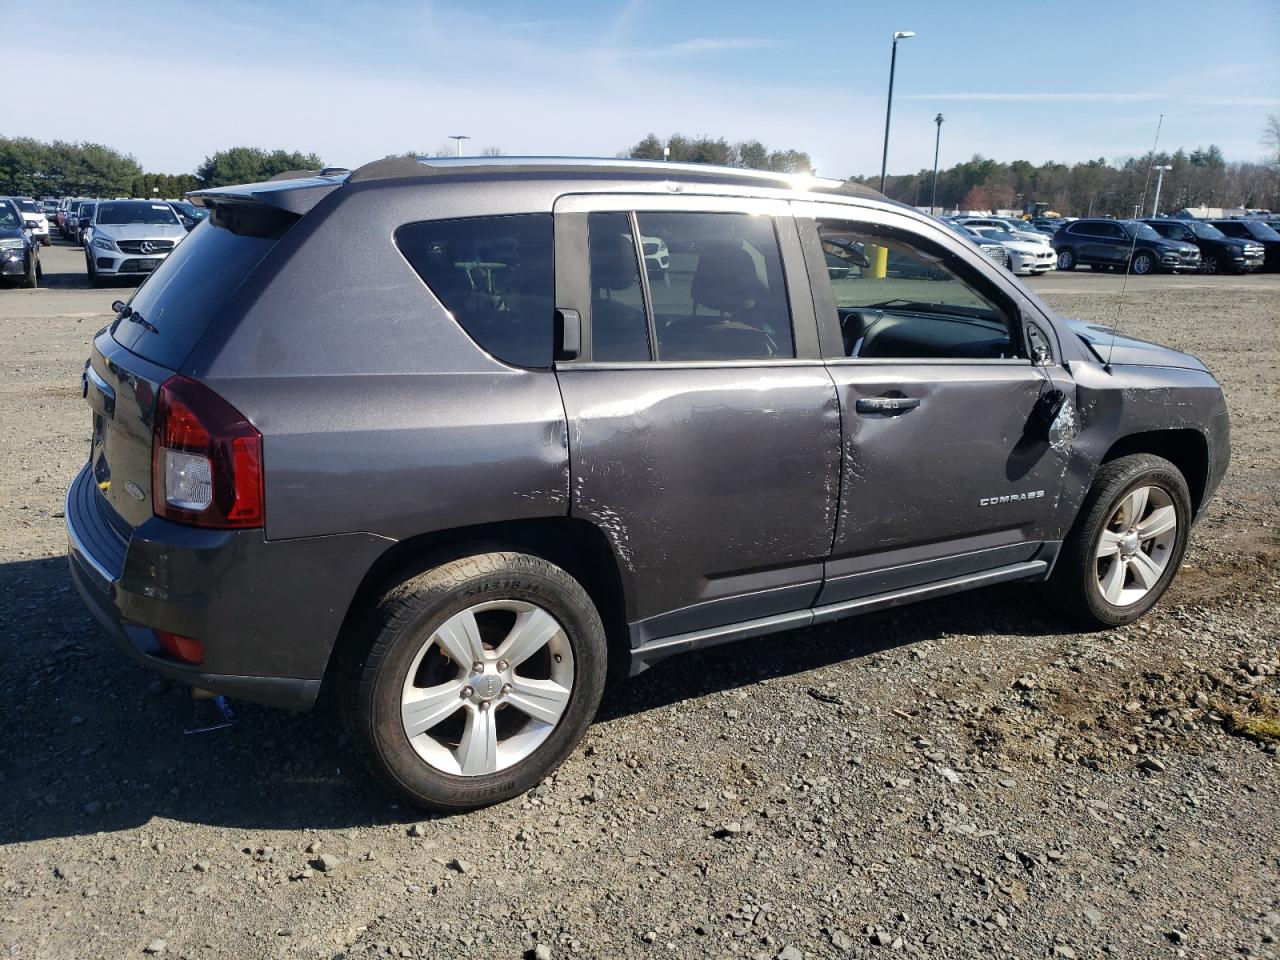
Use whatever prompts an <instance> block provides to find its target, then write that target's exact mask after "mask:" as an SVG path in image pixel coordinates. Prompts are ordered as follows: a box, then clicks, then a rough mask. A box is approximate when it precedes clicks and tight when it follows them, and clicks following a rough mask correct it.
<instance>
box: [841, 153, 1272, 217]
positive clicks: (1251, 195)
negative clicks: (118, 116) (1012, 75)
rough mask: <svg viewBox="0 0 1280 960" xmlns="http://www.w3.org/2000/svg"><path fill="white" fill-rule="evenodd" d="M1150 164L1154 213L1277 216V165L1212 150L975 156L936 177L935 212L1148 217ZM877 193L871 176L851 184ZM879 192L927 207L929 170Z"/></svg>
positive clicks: (894, 179) (890, 181)
mask: <svg viewBox="0 0 1280 960" xmlns="http://www.w3.org/2000/svg"><path fill="white" fill-rule="evenodd" d="M1152 164H1156V165H1168V166H1170V167H1172V169H1171V170H1166V171H1165V173H1164V179H1163V182H1162V184H1161V188H1160V209H1161V210H1162V211H1163V212H1166V213H1168V212H1174V211H1177V210H1181V209H1183V208H1185V207H1197V206H1207V207H1246V208H1258V207H1262V208H1266V209H1269V210H1275V209H1280V159H1277V162H1274V163H1253V162H1248V161H1236V162H1228V161H1227V159H1226V158H1225V157H1224V156H1223V154H1222V151H1221V150H1220V149H1219V148H1218V147H1217V146H1214V145H1210V146H1209V147H1206V148H1196V149H1194V150H1190V151H1188V150H1186V149H1181V148H1180V149H1178V150H1175V151H1173V152H1172V153H1170V152H1167V151H1162V152H1159V153H1156V154H1155V155H1154V156H1153V155H1152V154H1151V153H1150V152H1148V153H1147V154H1146V155H1144V156H1141V157H1130V158H1128V159H1126V160H1123V161H1120V162H1118V163H1108V162H1107V160H1106V159H1105V158H1101V157H1099V158H1098V159H1096V160H1086V161H1084V162H1082V163H1074V164H1065V163H1054V162H1050V163H1043V164H1040V165H1038V166H1037V165H1035V164H1032V163H1028V162H1027V161H1025V160H1014V161H1012V162H1010V163H1002V162H1000V161H997V160H992V159H989V158H986V157H982V156H979V155H975V156H974V157H972V158H971V159H969V160H966V161H964V162H963V163H958V164H956V165H955V166H953V167H949V168H947V169H945V170H939V171H938V196H937V206H938V208H939V210H956V209H959V210H997V209H1017V210H1022V209H1028V208H1030V206H1031V204H1033V203H1045V204H1048V207H1049V209H1051V210H1056V211H1057V212H1059V213H1061V214H1063V215H1064V216H1077V217H1087V216H1095V217H1096V216H1114V217H1131V216H1133V213H1134V209H1135V208H1137V207H1141V208H1142V211H1143V215H1144V216H1146V215H1149V214H1150V212H1151V205H1152V203H1153V202H1154V200H1155V188H1156V178H1157V173H1156V172H1155V171H1154V170H1152ZM852 179H854V180H856V181H857V182H859V183H864V184H869V185H871V186H876V185H878V183H879V177H878V176H866V177H854V178H852ZM885 193H886V195H888V196H889V197H891V198H892V199H894V200H901V201H902V202H903V203H909V204H911V205H912V206H917V207H927V206H929V205H930V203H931V202H932V199H931V198H932V195H933V171H932V170H931V169H925V170H920V171H919V172H917V173H912V174H907V175H904V176H895V177H888V178H887V179H886V181H885Z"/></svg>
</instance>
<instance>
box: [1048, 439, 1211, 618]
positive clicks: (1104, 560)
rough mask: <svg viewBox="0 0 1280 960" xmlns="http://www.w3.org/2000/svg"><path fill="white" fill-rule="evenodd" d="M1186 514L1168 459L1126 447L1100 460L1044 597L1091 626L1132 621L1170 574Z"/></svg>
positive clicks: (1181, 483)
mask: <svg viewBox="0 0 1280 960" xmlns="http://www.w3.org/2000/svg"><path fill="white" fill-rule="evenodd" d="M1191 517H1192V513H1191V497H1190V494H1189V493H1188V491H1187V482H1186V479H1185V478H1184V477H1183V476H1182V474H1181V473H1180V472H1179V471H1178V468H1177V467H1175V466H1174V465H1173V464H1172V463H1170V462H1169V461H1168V460H1165V459H1163V458H1161V457H1157V456H1154V455H1152V454H1134V455H1132V456H1128V457H1121V458H1120V459H1118V460H1114V461H1112V462H1111V463H1108V464H1106V465H1104V466H1103V468H1102V469H1101V470H1100V471H1098V476H1097V478H1096V479H1095V480H1094V483H1093V486H1092V487H1090V488H1089V493H1088V495H1087V496H1086V497H1085V502H1084V506H1083V507H1081V509H1080V515H1079V516H1078V517H1077V518H1076V524H1075V526H1074V527H1073V528H1072V531H1071V535H1070V536H1069V537H1068V538H1067V541H1066V543H1065V544H1063V547H1062V554H1061V555H1060V556H1059V557H1058V562H1057V564H1056V565H1055V566H1054V571H1053V576H1052V577H1051V578H1050V580H1049V583H1048V597H1049V600H1050V602H1052V603H1053V605H1054V606H1056V607H1057V608H1058V609H1059V610H1061V611H1062V612H1063V613H1066V614H1067V615H1068V616H1070V617H1072V618H1073V619H1076V620H1079V621H1081V622H1082V623H1085V624H1087V625H1088V626H1091V627H1104V628H1105V627H1115V626H1121V625H1123V624H1126V623H1132V622H1133V621H1135V620H1137V619H1138V618H1139V617H1141V616H1142V615H1143V614H1144V613H1146V612H1147V611H1148V610H1150V609H1151V607H1153V606H1154V605H1155V603H1156V602H1157V601H1158V600H1159V599H1160V597H1161V596H1163V595H1164V592H1165V590H1167V589H1168V587H1169V584H1170V583H1171V582H1172V580H1173V577H1174V575H1175V574H1176V573H1177V570H1178V566H1179V565H1180V564H1181V563H1182V556H1183V554H1184V553H1185V552H1186V549H1187V536H1188V534H1189V531H1190V528H1191Z"/></svg>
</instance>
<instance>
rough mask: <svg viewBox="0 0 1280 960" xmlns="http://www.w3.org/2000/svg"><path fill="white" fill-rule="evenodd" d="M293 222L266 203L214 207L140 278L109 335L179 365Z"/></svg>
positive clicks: (156, 359)
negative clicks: (205, 218) (265, 206)
mask: <svg viewBox="0 0 1280 960" xmlns="http://www.w3.org/2000/svg"><path fill="white" fill-rule="evenodd" d="M296 221H297V217H296V216H294V215H293V214H287V213H283V212H282V211H279V210H275V209H271V208H253V207H246V208H241V209H229V210H219V211H218V212H217V213H215V214H214V215H213V216H212V217H210V218H209V219H208V220H207V221H205V222H204V223H202V224H201V225H200V227H199V229H197V230H193V231H191V233H190V234H189V235H188V236H187V238H186V239H185V240H183V241H182V242H181V243H179V244H178V245H177V246H176V247H175V248H174V250H173V253H171V254H169V256H168V257H166V258H165V260H164V262H163V263H161V264H160V266H159V267H157V268H156V272H155V273H153V274H151V275H150V276H149V277H147V279H146V281H145V282H144V283H143V284H142V286H141V287H139V288H138V291H137V292H136V293H135V294H134V295H133V297H132V298H131V299H130V300H129V307H130V308H131V310H132V311H133V315H132V316H126V317H125V318H124V319H120V320H117V321H116V322H115V324H114V325H113V327H112V336H113V337H115V340H116V342H117V343H119V344H120V345H121V346H122V347H125V348H127V349H128V350H131V351H133V352H134V353H136V354H137V355H138V356H140V357H144V358H146V359H147V360H150V361H152V362H153V363H158V364H160V365H161V366H163V367H168V368H169V369H171V370H177V369H179V368H180V367H181V366H182V364H183V362H184V361H185V360H186V359H187V356H188V355H189V354H190V353H191V351H192V349H193V348H194V347H195V345H196V342H197V341H198V340H199V339H200V338H201V337H202V336H203V335H204V333H205V331H206V330H208V329H209V325H210V324H211V323H212V322H213V320H214V318H215V317H216V316H217V315H218V313H219V312H220V311H221V310H222V308H223V307H224V306H225V305H226V303H227V301H228V300H230V299H231V296H232V294H234V293H235V292H236V290H237V289H239V287H240V285H241V284H242V283H243V282H244V280H245V278H246V277H248V276H249V274H250V273H252V272H253V269H254V267H256V266H257V265H258V263H259V262H261V260H262V258H263V257H265V256H266V255H267V253H268V252H269V251H270V250H271V248H272V247H274V246H275V245H276V241H277V240H279V239H280V237H281V236H283V234H284V232H285V231H286V230H288V228H289V227H290V226H291V225H292V224H293V223H294V222H296ZM126 313H128V311H126ZM139 321H142V322H139ZM152 327H154V330H152V329H150V328H152Z"/></svg>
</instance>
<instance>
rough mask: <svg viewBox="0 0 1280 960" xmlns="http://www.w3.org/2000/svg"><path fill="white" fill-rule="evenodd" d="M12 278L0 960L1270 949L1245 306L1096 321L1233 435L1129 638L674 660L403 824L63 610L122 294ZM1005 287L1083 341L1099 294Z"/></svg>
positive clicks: (1266, 503) (1267, 392) (1259, 565)
mask: <svg viewBox="0 0 1280 960" xmlns="http://www.w3.org/2000/svg"><path fill="white" fill-rule="evenodd" d="M45 265H46V271H47V275H46V283H47V284H48V285H49V288H48V289H44V290H39V291H33V292H28V291H19V290H10V289H6V290H0V362H3V377H0V629H2V630H3V643H4V646H3V656H0V704H2V705H3V717H4V720H3V728H2V729H3V736H0V844H2V846H0V951H7V954H5V955H7V956H14V957H19V958H34V957H41V958H46V957H47V958H59V960H62V958H80V957H104V958H119V957H133V956H142V955H143V953H144V951H150V952H151V954H152V955H155V954H160V955H162V956H164V957H170V956H172V957H190V958H206V957H207V958H214V957H227V958H249V957H255V958H256V957H305V958H322V957H323V958H328V957H337V956H345V957H363V956H371V955H374V956H400V957H433V958H434V957H439V958H446V957H513V958H514V957H519V956H521V955H522V954H524V953H525V952H526V951H529V955H530V956H536V957H539V958H544V957H564V956H570V955H579V956H583V957H603V958H615V957H659V956H662V957H665V956H679V957H704V956H709V957H766V958H777V957H781V958H784V960H796V958H812V957H848V956H882V955H892V954H894V953H898V952H901V953H904V954H907V955H911V956H926V955H927V956H937V957H947V958H956V957H988V956H1009V957H1046V956H1047V957H1052V956H1056V957H1079V958H1085V957H1101V956H1114V957H1175V956H1185V957H1225V956H1280V945H1278V944H1277V942H1276V938H1278V937H1280V799H1278V797H1277V793H1278V790H1280V759H1278V758H1277V755H1276V747H1275V744H1274V742H1267V741H1266V740H1265V739H1264V740H1256V739H1254V738H1251V737H1250V736H1249V735H1248V731H1246V730H1242V729H1239V728H1238V726H1239V725H1241V724H1245V723H1247V722H1248V720H1249V719H1250V717H1249V715H1248V714H1247V710H1248V709H1249V708H1250V706H1251V705H1252V706H1253V707H1254V708H1255V709H1259V708H1260V709H1264V710H1265V703H1264V702H1263V701H1264V700H1265V698H1266V697H1268V696H1270V697H1275V696H1277V694H1280V677H1278V676H1277V673H1278V671H1280V624H1278V621H1280V617H1278V616H1277V592H1278V591H1277V567H1278V565H1277V557H1278V556H1280V540H1278V539H1277V531H1276V522H1277V517H1278V516H1280V437H1278V430H1280V426H1278V424H1277V421H1278V420H1280V395H1278V392H1277V385H1278V384H1280V372H1278V371H1277V364H1280V334H1278V333H1277V326H1278V325H1280V277H1277V276H1275V275H1271V276H1254V277H1247V278H1239V279H1232V278H1226V277H1221V278H1219V277H1207V278H1199V277H1181V278H1170V277H1152V278H1146V279H1142V280H1134V281H1131V282H1130V285H1129V294H1128V305H1127V307H1126V309H1125V311H1124V317H1125V322H1124V327H1125V329H1126V330H1127V331H1128V332H1131V333H1134V334H1137V335H1139V336H1146V337H1149V338H1152V339H1157V340H1161V341H1164V342H1166V343H1169V344H1172V345H1174V346H1177V347H1180V348H1183V349H1186V350H1190V351H1192V352H1194V353H1196V354H1198V355H1199V356H1201V357H1203V358H1204V359H1205V360H1206V361H1207V362H1208V363H1209V365H1210V366H1211V367H1212V368H1213V369H1214V370H1215V371H1216V372H1217V374H1218V375H1219V376H1220V377H1221V379H1222V381H1223V383H1224V384H1225V386H1226V389H1227V392H1228V395H1229V398H1230V403H1231V409H1232V415H1233V440H1234V461H1233V464H1232V468H1231V471H1230V473H1229V475H1228V477H1227V480H1226V482H1225V483H1224V485H1223V487H1222V489H1221V491H1220V492H1219V495H1218V499H1217V501H1216V502H1215V504H1214V505H1213V507H1212V510H1211V511H1210V514H1209V517H1208V519H1207V521H1206V522H1205V523H1204V524H1203V525H1202V526H1201V527H1200V528H1199V529H1198V530H1197V532H1196V534H1195V536H1194V538H1193V543H1192V547H1191V550H1190V552H1189V554H1188V557H1187V560H1186V566H1185V569H1184V570H1183V571H1182V573H1181V575H1180V577H1179V579H1178V580H1177V581H1176V583H1175V585H1174V588H1173V591H1172V593H1171V595H1170V596H1169V597H1168V598H1166V600H1165V601H1164V602H1163V603H1162V604H1161V605H1160V607H1159V608H1157V610H1156V611H1155V612H1154V613H1153V614H1152V615H1151V616H1149V617H1148V618H1147V619H1146V620H1145V621H1144V622H1142V623H1140V624H1138V625H1136V626H1134V627H1132V628H1128V629H1123V630H1118V631H1115V632H1112V633H1075V632H1071V631H1070V630H1069V628H1068V627H1067V626H1066V625H1065V624H1064V623H1063V622H1061V621H1060V620H1057V619H1055V618H1053V617H1051V616H1050V615H1048V614H1047V613H1045V612H1044V611H1043V610H1042V609H1041V607H1040V606H1039V605H1038V603H1037V602H1036V601H1035V600H1034V598H1033V597H1032V596H1031V594H1030V592H1029V591H1028V590H1027V589H1026V588H1006V589H993V590H989V591H986V592H982V593H977V594H970V595H967V596H964V597H961V598H958V599H948V600H945V601H941V602H936V603H931V604H926V605H923V606H918V607H913V608H909V609H903V610H899V611H895V612H889V613H884V614H879V615H874V616H868V617H864V618H862V619H858V620H853V621H847V622H845V623H842V624H836V625H832V626H829V627H826V628H822V629H812V630H806V631H802V632H797V633H792V634H786V635H783V636H777V637H772V638H768V639H761V640H758V641H754V642H749V643H746V644H743V645H740V646H737V647H733V648H721V649H719V650H714V651H709V652H707V653H704V654H699V655H691V656H686V657H684V658H678V659H674V660H671V661H668V662H666V663H664V664H661V665H659V666H658V667H656V668H654V669H653V670H651V671H649V672H648V673H647V674H645V675H644V676H642V677H641V678H639V679H638V680H636V681H635V682H633V683H632V684H631V685H630V686H628V687H626V688H624V689H622V690H620V691H616V692H614V693H612V694H611V695H610V696H609V697H608V698H607V700H606V703H605V705H604V709H603V712H602V715H601V717H600V719H599V722H598V723H596V725H595V726H594V728H593V729H592V731H591V732H590V734H589V735H588V739H587V741H586V743H585V744H584V747H583V748H581V749H579V750H578V751H577V753H575V754H574V756H573V757H572V758H571V759H570V760H569V761H568V763H567V764H566V765H565V766H564V767H563V768H562V770H561V771H560V772H559V773H558V774H556V775H555V776H554V777H553V778H552V779H551V780H550V781H549V782H547V783H546V784H544V785H543V786H542V787H540V788H538V789H537V790H535V791H534V792H533V793H532V794H530V795H528V796H526V797H524V798H522V799H520V800H517V801H513V802H511V803H508V804H506V805H504V806H501V807H497V808H494V809H490V810H485V811H482V812H479V813H474V814H469V815H466V816H456V817H451V818H444V819H435V820H423V819H421V818H420V817H419V816H418V815H416V814H414V813H413V812H412V811H409V810H406V809H404V808H401V807H397V806H396V805H395V804H394V803H393V802H391V801H390V800H389V798H388V796H387V794H385V793H384V792H383V791H382V790H381V789H380V788H379V787H378V786H377V785H376V784H375V783H374V782H372V781H371V779H370V778H369V777H368V776H367V775H366V774H365V773H364V772H362V770H361V769H360V767H359V764H358V763H357V761H356V758H355V757H354V756H353V755H352V754H351V751H350V748H349V747H348V746H347V744H346V743H345V740H344V738H343V737H342V735H341V734H340V733H339V732H338V731H337V730H336V729H335V728H334V727H333V726H332V725H330V724H329V723H328V722H326V721H324V720H322V719H320V718H317V717H313V716H312V717H293V716H288V715H284V714H279V713H275V712H272V711H270V710H266V709H260V708H257V707H254V706H250V705H236V710H237V713H238V716H239V722H238V723H237V724H236V725H234V726H233V727H230V728H228V729H223V730H219V731H215V732H207V733H196V734H191V735H186V734H184V732H183V731H184V728H187V727H191V726H195V725H200V724H207V723H209V722H211V721H212V719H213V718H214V712H213V706H212V705H211V704H210V703H209V702H193V701H192V700H191V699H190V698H189V696H188V695H187V694H186V693H185V691H182V690H178V689H171V688H168V687H167V686H166V685H165V684H164V683H162V682H160V681H157V680H155V679H154V678H153V677H151V676H149V675H148V674H146V673H145V672H144V671H142V670H141V669H139V668H138V667H135V666H134V665H133V664H131V663H129V662H127V661H126V660H124V659H123V658H122V657H121V656H119V655H117V653H116V652H115V650H114V649H113V648H112V647H111V646H110V645H109V644H108V642H107V641H105V640H104V639H103V637H102V636H101V635H100V634H99V632H98V630H97V629H96V628H95V627H94V625H93V624H92V622H91V621H90V619H89V618H88V616H87V615H86V613H85V612H84V611H83V610H82V609H81V606H80V603H79V600H78V598H77V597H76V595H75V593H74V591H73V589H72V587H71V585H70V583H69V581H68V577H67V574H66V570H65V560H64V559H63V551H64V533H63V521H62V513H61V511H62V498H63V495H64V492H65V490H66V486H67V484H68V482H69V480H70V479H71V477H72V475H73V474H74V473H75V471H76V470H77V469H78V467H79V466H80V464H81V462H82V460H83V458H84V456H85V453H86V445H87V441H88V430H89V417H88V413H87V411H86V409H85V407H84V405H83V401H82V400H81V399H80V394H79V389H78V378H79V374H80V367H81V364H82V362H83V359H84V357H85V355H86V351H87V344H88V342H89V339H90V337H91V335H92V334H93V332H94V331H96V330H97V329H98V327H99V326H100V325H101V324H102V323H103V322H105V319H106V317H107V310H108V304H109V303H110V302H111V300H112V299H114V298H115V297H116V296H119V295H121V294H122V293H124V292H125V291H112V290H96V291H95V290H87V289H83V287H84V284H83V279H82V278H83V259H82V255H81V254H80V252H79V251H76V250H72V249H70V248H64V247H61V246H59V247H55V248H53V249H52V250H48V251H46V258H45ZM1032 285H1033V286H1034V287H1035V288H1036V289H1038V290H1040V291H1041V292H1042V293H1043V294H1044V295H1045V297H1046V298H1047V299H1048V300H1049V301H1050V302H1051V303H1052V304H1054V306H1055V307H1057V308H1058V309H1060V310H1061V311H1062V312H1064V313H1067V314H1072V315H1076V316H1081V317H1085V318H1089V319H1095V320H1103V321H1110V320H1111V319H1112V318H1113V317H1114V315H1115V311H1116V305H1115V295H1116V291H1117V290H1118V287H1119V278H1116V277H1109V276H1101V275H1094V274H1089V273H1083V274H1071V275H1061V276H1050V277H1047V278H1044V279H1041V280H1036V281H1033V282H1032ZM1259 705H1261V707H1259ZM1231 717H1234V718H1235V719H1234V720H1233V719H1231ZM1228 730H1231V731H1233V732H1228ZM320 854H331V855H333V856H334V857H336V858H337V862H336V865H335V866H334V867H333V869H331V870H328V871H325V870H321V869H318V868H317V867H315V866H313V864H314V863H315V862H316V861H317V858H318V857H319V856H320ZM535 951H536V952H535Z"/></svg>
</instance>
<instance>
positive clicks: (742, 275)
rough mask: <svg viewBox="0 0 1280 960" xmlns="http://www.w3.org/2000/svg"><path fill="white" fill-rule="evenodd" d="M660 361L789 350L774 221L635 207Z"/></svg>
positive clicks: (788, 353) (741, 215) (764, 355)
mask: <svg viewBox="0 0 1280 960" xmlns="http://www.w3.org/2000/svg"><path fill="white" fill-rule="evenodd" d="M636 220H637V223H638V226H639V232H640V243H641V246H642V249H643V252H644V266H645V272H646V274H647V275H648V280H649V294H650V299H651V308H652V311H653V324H654V331H655V334H656V338H657V343H656V348H657V349H656V352H657V357H658V359H659V360H758V359H768V358H770V357H794V356H795V345H794V343H793V341H792V335H791V310H790V307H789V306H788V304H787V290H786V282H785V280H784V279H783V273H782V257H781V254H780V252H779V249H778V239H777V236H776V234H775V233H774V227H773V220H772V219H771V218H769V217H760V216H752V215H750V214H745V213H640V214H637V217H636Z"/></svg>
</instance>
